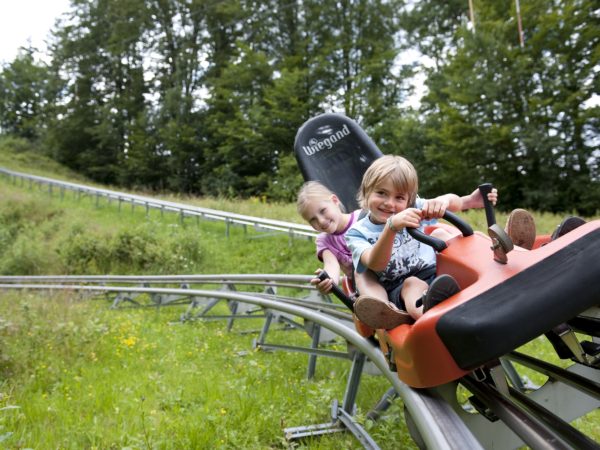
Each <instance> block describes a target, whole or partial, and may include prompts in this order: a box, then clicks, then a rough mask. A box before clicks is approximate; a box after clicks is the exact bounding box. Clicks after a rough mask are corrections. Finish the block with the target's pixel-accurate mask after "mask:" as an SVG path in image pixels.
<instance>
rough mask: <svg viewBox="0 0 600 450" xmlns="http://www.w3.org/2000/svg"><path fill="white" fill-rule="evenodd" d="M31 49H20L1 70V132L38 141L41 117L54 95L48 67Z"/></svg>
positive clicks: (41, 123) (41, 128)
mask: <svg viewBox="0 0 600 450" xmlns="http://www.w3.org/2000/svg"><path fill="white" fill-rule="evenodd" d="M35 52H36V50H35V49H34V48H31V47H29V48H26V49H25V48H24V49H21V51H20V52H19V54H18V55H17V57H16V58H15V60H14V61H13V62H12V63H10V64H8V65H7V66H6V67H4V68H3V69H2V72H1V73H0V131H1V132H2V133H5V134H12V135H15V136H19V137H23V138H26V139H30V140H37V139H38V138H39V137H40V134H41V132H42V131H43V127H44V123H43V121H42V120H41V119H42V118H43V117H44V115H45V113H46V111H47V110H48V109H49V108H50V106H51V104H52V101H53V99H54V98H55V95H56V92H55V83H54V77H53V74H52V72H51V70H50V69H49V67H48V66H47V65H46V64H44V63H42V62H36V61H35V59H34V54H35Z"/></svg>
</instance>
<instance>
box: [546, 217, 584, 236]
mask: <svg viewBox="0 0 600 450" xmlns="http://www.w3.org/2000/svg"><path fill="white" fill-rule="evenodd" d="M584 223H586V222H585V220H583V219H582V218H581V217H575V216H569V217H567V218H566V219H564V220H563V221H562V222H561V223H560V225H558V226H557V227H556V230H554V233H552V236H551V237H550V240H551V241H553V240H554V239H558V238H559V237H561V236H564V235H565V234H567V233H568V232H569V231H573V230H574V229H575V228H578V227H580V226H581V225H583V224H584Z"/></svg>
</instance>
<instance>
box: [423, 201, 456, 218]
mask: <svg viewBox="0 0 600 450" xmlns="http://www.w3.org/2000/svg"><path fill="white" fill-rule="evenodd" d="M449 205H450V202H449V201H448V200H447V199H445V198H443V197H442V198H433V199H431V200H427V201H426V202H425V203H424V204H423V208H422V209H421V217H422V218H423V219H434V218H439V217H443V216H444V214H446V210H447V209H448V206H449Z"/></svg>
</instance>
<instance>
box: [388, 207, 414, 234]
mask: <svg viewBox="0 0 600 450" xmlns="http://www.w3.org/2000/svg"><path fill="white" fill-rule="evenodd" d="M420 224H421V211H419V210H418V209H416V208H406V209H405V210H404V211H400V212H399V213H397V214H394V215H393V216H392V225H394V228H396V229H398V230H399V229H401V228H407V227H408V228H419V225H420Z"/></svg>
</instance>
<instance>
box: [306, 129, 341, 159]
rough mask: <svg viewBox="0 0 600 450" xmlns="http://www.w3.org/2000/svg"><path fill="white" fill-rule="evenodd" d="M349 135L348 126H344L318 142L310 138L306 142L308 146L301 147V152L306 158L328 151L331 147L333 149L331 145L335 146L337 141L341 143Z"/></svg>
mask: <svg viewBox="0 0 600 450" xmlns="http://www.w3.org/2000/svg"><path fill="white" fill-rule="evenodd" d="M349 134H350V129H349V128H348V125H346V124H344V126H343V127H342V129H341V130H339V131H338V132H336V133H335V134H332V135H331V136H329V137H326V138H325V139H322V140H320V141H319V140H318V139H317V138H312V139H311V140H309V141H308V145H303V146H302V150H304V153H306V154H307V155H308V156H311V155H314V154H315V153H317V152H320V151H321V150H323V149H328V150H329V149H330V148H331V147H333V144H335V143H336V142H337V141H341V140H342V139H344V138H345V137H346V136H348V135H349Z"/></svg>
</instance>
